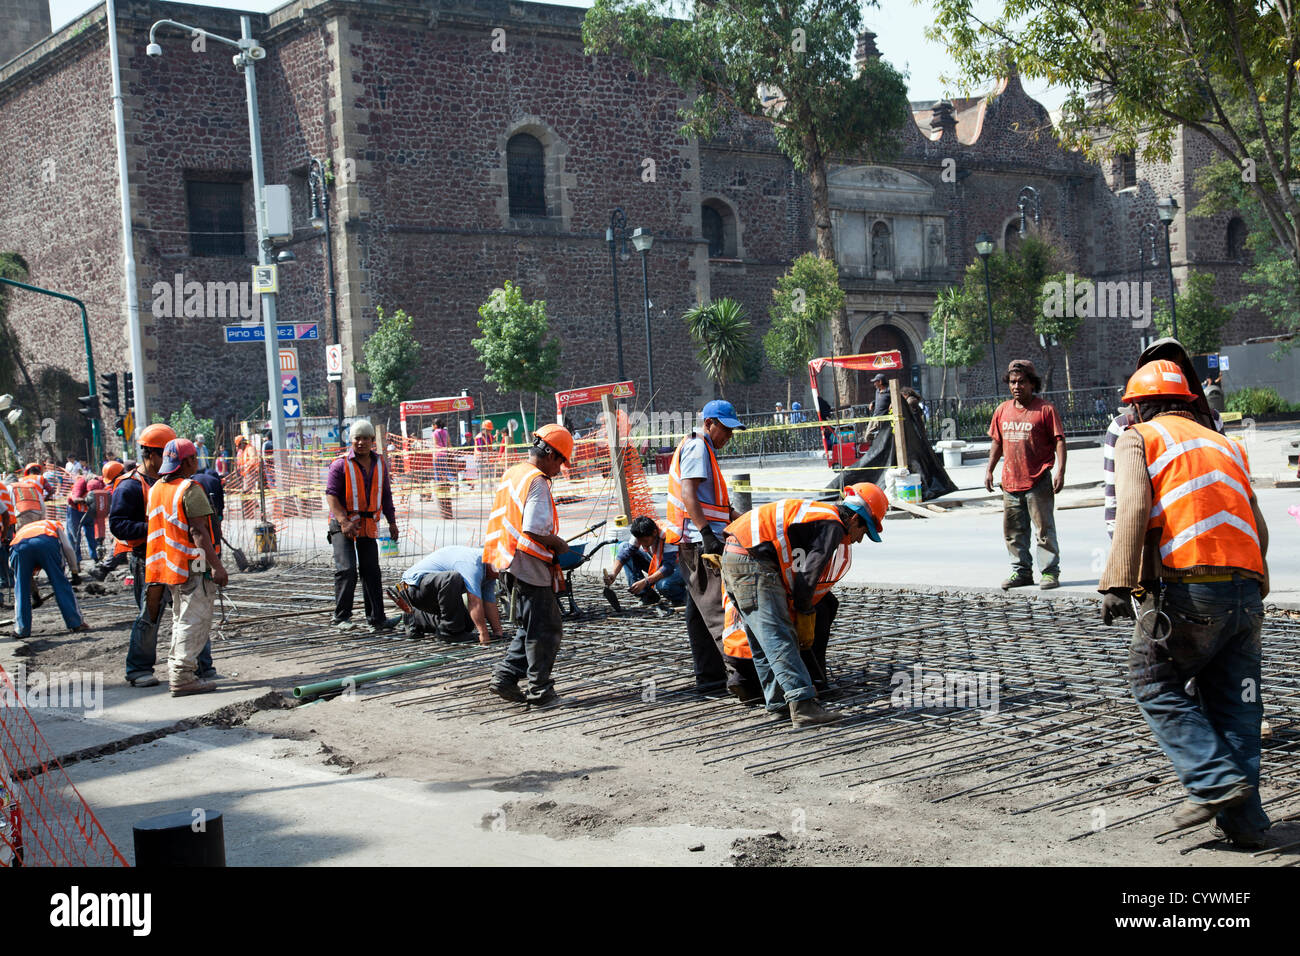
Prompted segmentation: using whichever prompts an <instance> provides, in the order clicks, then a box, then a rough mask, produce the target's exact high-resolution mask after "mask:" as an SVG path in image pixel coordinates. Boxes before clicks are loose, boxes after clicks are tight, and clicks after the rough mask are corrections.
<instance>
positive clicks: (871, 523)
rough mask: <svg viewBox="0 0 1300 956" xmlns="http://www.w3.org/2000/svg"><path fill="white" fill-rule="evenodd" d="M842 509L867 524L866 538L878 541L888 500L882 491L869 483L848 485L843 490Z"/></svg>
mask: <svg viewBox="0 0 1300 956" xmlns="http://www.w3.org/2000/svg"><path fill="white" fill-rule="evenodd" d="M844 507H846V508H848V509H850V510H852V511H854V512H856V513H857V514H858V515H860V516H861V518H862V520H863V521H865V522H866V523H867V537H868V538H870V539H871V540H872V541H879V540H880V532H881V531H883V530H884V520H885V512H887V511H888V510H889V499H888V498H886V497H885V493H884V492H883V491H881V490H880V489H879V488H878V487H876V486H875V485H873V484H872V483H871V482H869V481H860V482H858V483H857V484H856V485H849V486H848V487H847V488H845V489H844Z"/></svg>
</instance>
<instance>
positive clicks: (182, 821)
mask: <svg viewBox="0 0 1300 956" xmlns="http://www.w3.org/2000/svg"><path fill="white" fill-rule="evenodd" d="M132 829H133V830H134V832H135V865H136V866H225V865H226V834H225V827H224V826H223V823H222V818H221V811H220V810H203V809H195V810H182V811H180V812H178V813H164V814H162V815H161V816H157V817H150V818H149V819H147V820H141V821H140V822H139V823H137V824H136V825H135V826H134V827H133V828H132Z"/></svg>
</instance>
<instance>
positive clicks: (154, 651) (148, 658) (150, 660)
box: [126, 562, 217, 682]
mask: <svg viewBox="0 0 1300 956" xmlns="http://www.w3.org/2000/svg"><path fill="white" fill-rule="evenodd" d="M142 563H143V562H142ZM138 580H139V582H140V583H141V584H143V583H144V571H143V570H141V572H140V575H139V578H138ZM171 603H172V589H171V588H169V587H163V593H162V600H160V601H159V602H158V616H157V617H152V618H151V617H150V616H149V608H148V607H147V606H144V605H141V607H140V612H139V613H138V614H137V615H136V616H135V623H134V624H132V625H131V639H130V641H129V642H128V643H127V645H126V679H127V681H128V682H130V681H133V680H137V679H139V678H141V677H152V676H153V669H154V665H155V664H157V663H158V628H159V627H161V626H162V617H163V612H164V611H166V610H167V608H168V606H169V605H170V604H171ZM216 672H217V668H216V666H215V665H214V664H213V663H212V641H211V640H209V641H208V642H207V643H206V644H204V645H203V650H201V651H199V659H198V676H199V677H202V678H207V677H211V676H212V675H214V674H216Z"/></svg>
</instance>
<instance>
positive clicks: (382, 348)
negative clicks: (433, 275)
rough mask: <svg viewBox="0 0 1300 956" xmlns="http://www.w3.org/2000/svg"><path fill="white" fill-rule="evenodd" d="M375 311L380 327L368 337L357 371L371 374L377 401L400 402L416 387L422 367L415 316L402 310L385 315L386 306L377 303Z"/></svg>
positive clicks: (385, 403) (375, 401) (374, 396)
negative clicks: (418, 371) (418, 370)
mask: <svg viewBox="0 0 1300 956" xmlns="http://www.w3.org/2000/svg"><path fill="white" fill-rule="evenodd" d="M375 312H377V313H378V315H379V326H378V327H377V328H376V329H375V331H374V332H372V333H371V335H370V338H368V339H366V344H365V346H364V348H363V349H362V352H363V354H364V355H365V360H364V361H362V362H358V363H357V371H359V372H361V373H363V374H364V375H367V376H369V378H370V390H371V392H372V393H373V398H372V401H374V403H375V404H377V405H398V404H401V403H402V402H404V401H406V399H407V397H408V396H409V395H410V394H411V389H412V388H414V387H415V370H416V369H417V368H419V366H420V343H419V342H418V341H416V338H415V335H414V332H413V329H414V328H415V319H413V318H412V317H411V316H409V315H407V314H406V311H405V310H403V309H398V310H397V311H396V312H394V313H393V314H392V315H385V314H384V307H383V306H376V307H375Z"/></svg>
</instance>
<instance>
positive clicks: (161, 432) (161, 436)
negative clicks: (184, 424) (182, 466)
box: [136, 422, 176, 448]
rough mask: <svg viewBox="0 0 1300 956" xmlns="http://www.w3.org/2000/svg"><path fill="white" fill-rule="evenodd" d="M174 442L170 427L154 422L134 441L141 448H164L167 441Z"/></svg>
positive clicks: (173, 434) (174, 437) (174, 434)
mask: <svg viewBox="0 0 1300 956" xmlns="http://www.w3.org/2000/svg"><path fill="white" fill-rule="evenodd" d="M175 440H176V433H175V432H174V431H172V428H171V426H170V425H164V424H163V423H162V422H154V423H153V424H152V425H150V426H149V427H148V428H146V429H145V430H144V431H142V432H141V433H140V437H139V438H137V439H136V441H137V442H139V444H140V447H141V448H165V447H166V446H167V443H168V442H169V441H175Z"/></svg>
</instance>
